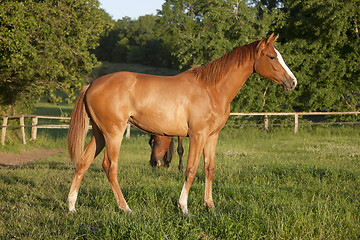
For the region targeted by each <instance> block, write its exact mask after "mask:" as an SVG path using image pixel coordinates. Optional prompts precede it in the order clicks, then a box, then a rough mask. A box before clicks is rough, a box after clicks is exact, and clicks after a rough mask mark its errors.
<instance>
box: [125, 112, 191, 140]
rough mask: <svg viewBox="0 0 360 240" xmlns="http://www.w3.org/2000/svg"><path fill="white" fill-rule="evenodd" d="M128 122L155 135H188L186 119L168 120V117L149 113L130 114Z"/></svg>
mask: <svg viewBox="0 0 360 240" xmlns="http://www.w3.org/2000/svg"><path fill="white" fill-rule="evenodd" d="M129 122H130V123H131V125H133V126H134V127H136V128H138V129H140V130H142V131H144V132H147V133H150V134H156V135H166V136H182V137H186V136H187V135H188V125H187V123H186V121H181V120H180V119H178V120H169V119H168V118H161V117H160V118H159V117H155V116H151V115H148V116H147V115H142V116H141V117H138V116H136V115H135V116H131V117H130V118H129Z"/></svg>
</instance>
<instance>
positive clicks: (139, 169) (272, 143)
mask: <svg viewBox="0 0 360 240" xmlns="http://www.w3.org/2000/svg"><path fill="white" fill-rule="evenodd" d="M359 130H360V129H359V128H349V127H348V128H321V127H316V128H302V129H301V131H300V132H299V133H298V134H293V132H292V129H291V128H289V129H286V128H285V129H279V128H278V129H274V130H272V132H270V133H266V132H264V131H263V130H258V129H255V128H240V129H235V128H225V129H224V130H223V131H222V132H221V136H220V138H219V144H218V148H217V153H216V168H215V178H214V182H213V197H214V201H215V205H216V209H215V210H208V209H206V208H205V207H204V206H203V193H204V178H205V177H204V173H203V171H202V169H203V163H202V161H201V162H200V165H199V170H198V173H197V177H196V179H195V181H194V183H193V185H192V187H191V190H190V194H189V202H188V206H189V210H190V213H191V215H190V216H189V217H184V216H183V215H182V212H181V211H180V210H179V209H178V207H177V201H178V197H179V195H180V191H181V188H182V185H183V181H184V174H182V173H179V172H178V170H177V157H174V159H173V163H172V164H171V166H170V168H169V169H152V168H151V167H150V166H149V164H148V161H149V158H150V147H149V146H148V143H147V142H148V136H147V135H142V134H134V135H132V138H131V139H130V140H124V141H123V145H122V149H121V153H120V158H119V176H118V179H119V183H120V185H121V187H122V190H123V193H124V195H125V198H126V199H127V202H128V204H129V206H130V208H131V209H132V210H133V211H134V214H133V216H131V217H130V216H128V215H126V214H124V213H122V212H121V211H119V210H118V209H117V206H116V202H115V198H114V196H113V193H112V191H111V188H110V185H109V183H108V180H107V178H106V176H105V173H104V172H103V170H102V168H101V162H102V156H99V157H98V158H97V159H95V161H94V163H93V164H92V166H91V167H90V169H89V170H88V172H87V173H86V175H85V177H84V180H83V182H82V185H81V187H80V192H79V197H78V201H77V205H76V206H77V213H76V214H74V215H71V214H69V213H68V210H67V204H66V199H67V194H68V191H69V188H70V184H71V180H72V177H73V174H74V167H73V166H72V164H71V161H70V159H69V158H68V156H67V154H65V153H64V154H58V155H56V156H52V157H50V158H47V159H42V160H39V161H37V162H34V163H31V164H28V165H23V166H16V167H7V168H1V169H0V192H1V193H0V209H1V210H0V238H1V239H8V238H15V239H68V238H70V239H75V238H78V239H104V238H105V239H359V238H360V203H359V199H360V189H359V185H360V161H359V160H360V148H359V135H360V134H359V133H360V132H359ZM49 141H52V140H49ZM57 141H61V140H60V139H58V140H57ZM63 141H65V139H63ZM187 145H188V140H187V139H186V140H185V146H187ZM185 149H186V151H185V155H186V154H187V153H188V148H187V147H185ZM185 157H186V156H185Z"/></svg>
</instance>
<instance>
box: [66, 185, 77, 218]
mask: <svg viewBox="0 0 360 240" xmlns="http://www.w3.org/2000/svg"><path fill="white" fill-rule="evenodd" d="M77 195H78V194H77V192H76V190H75V191H73V192H72V193H69V196H68V203H69V211H70V212H72V213H75V212H76V209H75V202H76V199H77Z"/></svg>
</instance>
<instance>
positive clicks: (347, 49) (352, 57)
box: [279, 0, 360, 111]
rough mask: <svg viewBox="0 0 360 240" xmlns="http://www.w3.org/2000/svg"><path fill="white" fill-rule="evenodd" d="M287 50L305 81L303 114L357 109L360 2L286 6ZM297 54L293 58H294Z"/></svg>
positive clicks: (283, 37)
mask: <svg viewBox="0 0 360 240" xmlns="http://www.w3.org/2000/svg"><path fill="white" fill-rule="evenodd" d="M282 11H283V12H284V14H285V18H284V19H283V28H282V29H280V30H279V31H280V32H281V34H280V40H281V41H282V42H283V43H284V44H283V49H284V51H285V52H287V53H289V57H290V60H291V64H292V65H293V66H294V70H295V72H296V75H297V76H298V78H299V87H298V91H297V98H296V99H295V101H294V104H296V105H297V107H298V109H299V110H302V111H315V110H327V111H345V110H351V111H354V110H357V109H358V103H359V96H358V95H359V93H360V68H359V66H360V38H359V27H358V23H359V22H360V1H359V0H355V1H354V0H343V1H337V0H327V1H316V0H309V1H299V0H291V1H284V7H283V9H282ZM290 53H291V54H290Z"/></svg>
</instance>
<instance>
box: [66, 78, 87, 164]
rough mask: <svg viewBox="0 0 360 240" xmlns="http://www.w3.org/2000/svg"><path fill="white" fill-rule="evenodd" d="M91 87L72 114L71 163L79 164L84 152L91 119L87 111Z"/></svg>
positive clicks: (69, 142)
mask: <svg viewBox="0 0 360 240" xmlns="http://www.w3.org/2000/svg"><path fill="white" fill-rule="evenodd" d="M89 86H90V85H87V86H85V87H84V88H83V89H82V90H81V92H80V95H79V97H78V98H77V100H76V102H75V106H74V109H73V111H72V113H71V118H70V125H69V131H68V151H69V154H70V157H71V161H72V162H73V163H74V164H75V166H76V165H77V164H78V162H79V160H80V156H81V153H82V152H83V150H84V143H85V137H86V134H87V131H88V129H89V118H88V114H87V112H86V109H85V102H84V98H85V93H86V91H87V89H88V88H89Z"/></svg>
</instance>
